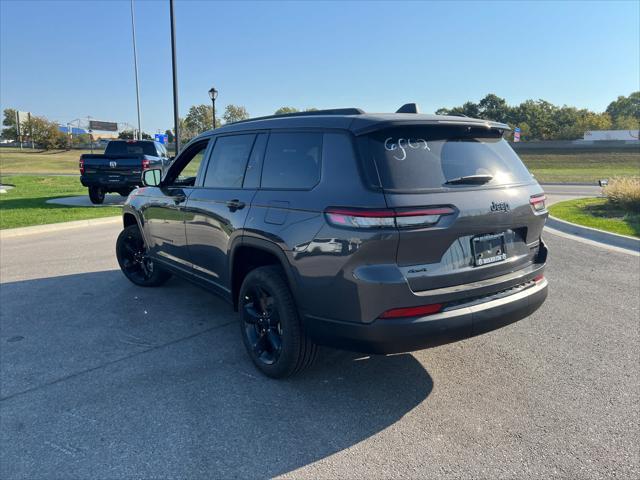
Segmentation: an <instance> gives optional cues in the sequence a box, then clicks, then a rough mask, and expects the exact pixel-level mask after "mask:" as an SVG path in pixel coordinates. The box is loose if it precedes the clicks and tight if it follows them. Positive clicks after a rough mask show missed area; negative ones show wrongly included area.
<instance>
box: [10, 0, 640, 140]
mask: <svg viewBox="0 0 640 480" xmlns="http://www.w3.org/2000/svg"><path fill="white" fill-rule="evenodd" d="M134 6H135V19H136V35H137V47H138V65H139V80H140V101H141V110H142V128H143V130H145V131H147V132H149V133H156V132H157V131H158V130H161V131H164V130H165V129H167V128H171V127H172V123H173V105H172V80H171V44H170V22H169V2H168V1H166V0H147V1H144V0H135V2H134ZM175 16H176V40H177V56H178V60H177V65H178V89H179V94H178V97H179V109H180V115H181V116H184V115H185V114H186V112H187V111H188V108H189V106H191V105H194V104H200V103H207V104H209V102H210V100H209V97H208V94H207V91H208V90H209V88H211V87H212V86H215V87H216V89H217V90H218V91H219V92H220V93H219V96H218V100H217V102H216V110H217V112H220V113H221V112H222V111H223V109H224V107H225V106H226V105H227V104H238V105H244V106H245V107H246V108H247V110H248V111H249V113H250V114H251V116H260V115H269V114H271V113H273V112H274V111H275V110H276V109H277V108H279V107H281V106H294V107H297V108H300V109H302V108H308V107H316V108H337V107H360V108H362V109H363V110H365V111H369V112H384V111H395V110H396V109H397V108H398V107H399V106H400V105H402V104H404V103H407V102H417V103H418V104H419V105H420V108H421V111H422V112H425V113H430V112H434V111H435V110H436V109H438V108H440V107H453V106H456V105H461V104H462V103H463V102H465V101H467V100H472V101H476V102H477V101H479V100H480V99H481V98H482V97H483V96H484V95H486V94H487V93H495V94H497V95H499V96H501V97H504V98H506V100H507V102H508V103H510V104H517V103H520V102H522V101H523V100H526V99H530V98H533V99H538V98H543V99H545V100H548V101H550V102H552V103H555V104H559V105H563V104H567V105H572V106H576V107H579V108H589V109H592V110H595V111H603V110H604V109H605V108H606V107H607V105H608V104H609V102H611V101H612V100H614V99H615V98H616V97H617V96H619V95H628V94H630V93H631V92H633V91H637V90H640V85H639V83H640V51H639V49H640V32H639V28H640V27H639V25H640V2H639V1H638V0H635V1H621V2H614V1H608V2H570V1H566V2H550V1H548V2H535V3H534V2H507V1H502V2H479V1H478V2H407V3H404V2H367V1H360V2H338V1H334V2H319V1H318V2H313V1H307V2H268V1H263V2H243V1H236V2H214V1H190V0H182V1H181V0H176V2H175ZM0 107H1V108H2V109H4V108H16V109H19V110H23V111H30V112H32V113H33V114H35V115H44V116H46V117H48V118H49V119H51V120H56V121H58V122H60V123H66V122H69V121H71V120H74V119H76V118H78V117H85V118H86V117H87V116H88V115H90V116H91V117H92V118H94V119H96V120H103V121H116V122H120V123H124V122H128V123H129V124H135V123H136V106H135V83H134V74H133V49H132V40H131V12H130V2H129V0H125V1H118V0H112V1H97V0H86V1H56V0H40V1H25V0H22V1H20V0H0Z"/></svg>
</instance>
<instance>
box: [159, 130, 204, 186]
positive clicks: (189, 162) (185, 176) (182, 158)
mask: <svg viewBox="0 0 640 480" xmlns="http://www.w3.org/2000/svg"><path fill="white" fill-rule="evenodd" d="M208 144H209V141H208V140H207V141H204V142H202V143H198V144H196V145H193V146H192V147H191V148H189V150H185V151H184V152H181V153H180V155H178V156H177V157H176V159H175V161H174V162H173V164H172V166H171V169H170V170H169V173H168V174H167V178H166V179H165V181H166V182H167V184H169V185H172V184H173V185H183V186H193V185H195V181H196V175H198V170H199V169H200V164H201V163H202V159H203V158H204V154H205V152H206V151H207V145H208Z"/></svg>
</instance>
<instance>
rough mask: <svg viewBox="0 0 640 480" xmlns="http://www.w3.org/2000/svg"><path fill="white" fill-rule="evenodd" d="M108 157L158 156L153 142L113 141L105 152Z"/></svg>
mask: <svg viewBox="0 0 640 480" xmlns="http://www.w3.org/2000/svg"><path fill="white" fill-rule="evenodd" d="M104 153H105V154H106V155H149V156H153V157H155V156H156V147H155V145H154V143H153V142H136V141H131V142H125V141H111V142H109V143H108V144H107V148H106V150H105V152H104Z"/></svg>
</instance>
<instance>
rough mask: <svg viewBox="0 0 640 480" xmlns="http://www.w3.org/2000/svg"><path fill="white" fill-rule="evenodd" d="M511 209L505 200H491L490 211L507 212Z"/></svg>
mask: <svg viewBox="0 0 640 480" xmlns="http://www.w3.org/2000/svg"><path fill="white" fill-rule="evenodd" d="M509 210H511V209H510V208H509V204H508V203H507V202H491V211H492V212H505V213H506V212H508V211H509Z"/></svg>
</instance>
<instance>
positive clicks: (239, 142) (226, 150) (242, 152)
mask: <svg viewBox="0 0 640 480" xmlns="http://www.w3.org/2000/svg"><path fill="white" fill-rule="evenodd" d="M255 137H256V136H255V135H230V136H227V137H220V138H218V139H217V140H216V144H215V145H214V147H213V153H212V154H211V160H210V161H209V166H208V167H207V175H206V177H205V179H204V186H205V187H212V188H241V187H242V179H243V178H244V170H245V168H246V166H247V160H248V159H249V153H250V152H251V147H252V146H253V140H254V139H255Z"/></svg>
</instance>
